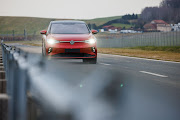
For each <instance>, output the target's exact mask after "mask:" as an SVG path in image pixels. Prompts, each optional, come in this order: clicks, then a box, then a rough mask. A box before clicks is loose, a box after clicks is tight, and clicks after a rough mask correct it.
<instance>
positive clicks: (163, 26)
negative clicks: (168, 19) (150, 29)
mask: <svg viewBox="0 0 180 120" xmlns="http://www.w3.org/2000/svg"><path fill="white" fill-rule="evenodd" d="M157 30H158V31H161V32H170V31H172V27H171V25H170V24H157Z"/></svg>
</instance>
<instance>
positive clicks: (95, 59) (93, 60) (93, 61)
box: [83, 58, 97, 64]
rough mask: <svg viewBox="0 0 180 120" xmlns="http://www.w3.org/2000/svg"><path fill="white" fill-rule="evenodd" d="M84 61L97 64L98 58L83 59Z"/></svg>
mask: <svg viewBox="0 0 180 120" xmlns="http://www.w3.org/2000/svg"><path fill="white" fill-rule="evenodd" d="M83 63H89V64H96V63H97V58H87V59H83Z"/></svg>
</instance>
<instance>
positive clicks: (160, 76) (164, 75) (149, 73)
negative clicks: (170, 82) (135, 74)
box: [139, 71, 168, 77]
mask: <svg viewBox="0 0 180 120" xmlns="http://www.w3.org/2000/svg"><path fill="white" fill-rule="evenodd" d="M139 72H141V73H145V74H150V75H154V76H158V77H168V76H165V75H160V74H156V73H151V72H146V71H139Z"/></svg>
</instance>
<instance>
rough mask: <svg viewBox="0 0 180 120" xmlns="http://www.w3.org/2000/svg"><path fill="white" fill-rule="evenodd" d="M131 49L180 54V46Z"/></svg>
mask: <svg viewBox="0 0 180 120" xmlns="http://www.w3.org/2000/svg"><path fill="white" fill-rule="evenodd" d="M129 49H139V50H146V51H167V52H175V53H180V46H174V47H172V46H164V47H154V46H144V47H133V48H129Z"/></svg>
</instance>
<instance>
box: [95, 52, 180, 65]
mask: <svg viewBox="0 0 180 120" xmlns="http://www.w3.org/2000/svg"><path fill="white" fill-rule="evenodd" d="M98 54H102V53H98ZM102 55H109V56H114V57H124V58H131V59H139V60H148V61H156V62H165V63H179V64H180V62H173V61H164V60H154V59H147V58H138V57H129V56H122V55H112V54H102Z"/></svg>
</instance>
